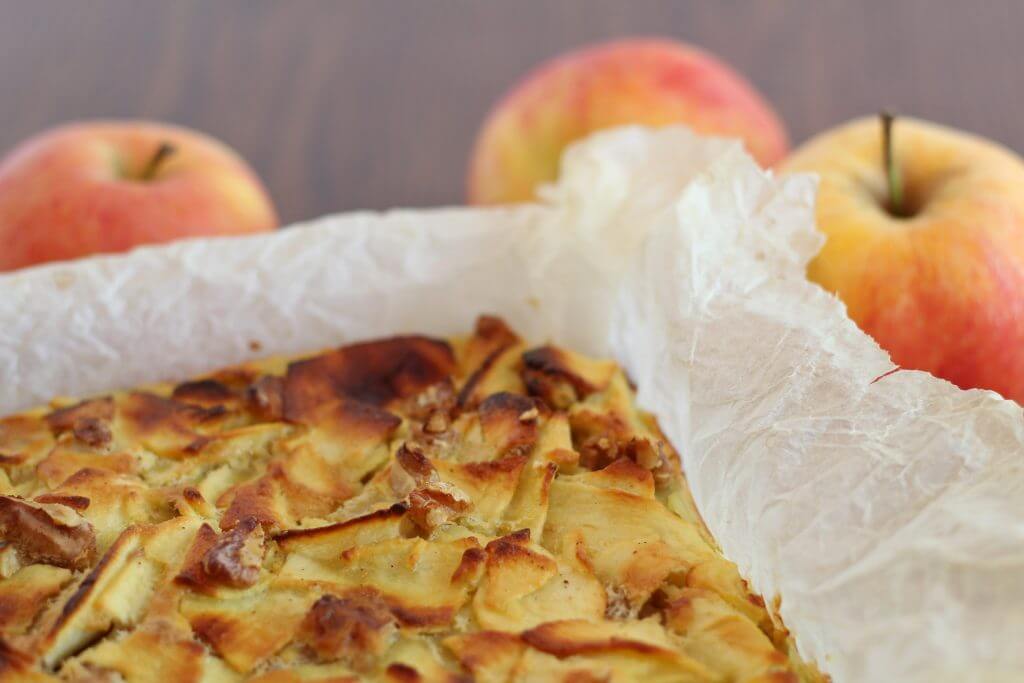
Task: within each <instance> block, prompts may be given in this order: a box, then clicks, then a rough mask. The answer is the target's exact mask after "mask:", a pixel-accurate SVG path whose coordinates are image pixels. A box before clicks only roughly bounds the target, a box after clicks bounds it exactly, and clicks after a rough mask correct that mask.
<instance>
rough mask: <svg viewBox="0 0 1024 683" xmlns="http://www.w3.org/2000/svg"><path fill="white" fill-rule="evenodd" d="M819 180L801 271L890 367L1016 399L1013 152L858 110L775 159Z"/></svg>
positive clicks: (1023, 372) (1017, 249) (1018, 293)
mask: <svg viewBox="0 0 1024 683" xmlns="http://www.w3.org/2000/svg"><path fill="white" fill-rule="evenodd" d="M782 170H783V171H785V172H797V171H811V172H814V173H817V174H818V175H819V176H820V178H821V184H820V189H819V192H818V201H817V208H816V217H817V223H818V228H819V229H820V230H822V231H823V232H824V233H825V235H826V237H827V242H826V244H825V246H824V248H823V249H822V251H821V253H820V254H818V256H817V257H816V258H815V259H814V260H813V261H812V262H811V264H810V266H809V268H808V276H809V277H810V279H812V280H814V281H815V282H817V283H819V284H820V285H821V286H822V287H824V288H825V289H827V290H829V291H831V292H834V293H836V294H837V295H838V296H839V298H840V299H842V300H843V301H844V302H845V303H846V308H847V310H848V311H849V314H850V317H852V318H853V319H854V320H855V321H856V322H857V324H858V325H860V327H861V328H862V329H863V330H864V331H865V332H867V333H868V334H870V335H871V336H873V337H874V338H875V340H876V341H878V343H879V344H880V345H881V346H882V347H883V348H885V349H886V350H887V351H888V352H889V353H890V355H891V356H892V359H893V361H894V362H895V363H896V364H898V365H899V366H901V367H904V368H912V369H917V370H926V371H928V372H931V373H932V374H934V375H937V376H939V377H943V378H945V379H947V380H949V381H950V382H953V383H954V384H956V385H957V386H959V387H961V388H965V389H967V388H975V387H977V388H984V389H992V390H994V391H997V392H999V393H1000V394H1002V395H1003V396H1005V397H1007V398H1012V399H1014V400H1016V401H1018V402H1022V403H1024V161H1022V160H1021V158H1020V157H1018V156H1017V155H1016V154H1014V153H1012V152H1010V151H1009V150H1007V149H1005V148H1003V147H1001V146H999V145H997V144H995V143H993V142H990V141H988V140H985V139H982V138H980V137H976V136H974V135H970V134H967V133H963V132H959V131H956V130H952V129H950V128H945V127H942V126H939V125H935V124H932V123H926V122H924V121H919V120H914V119H908V118H902V119H899V120H898V121H896V122H895V123H893V121H892V118H891V117H887V116H883V117H882V120H881V122H880V121H879V120H877V119H873V118H867V119H861V120H857V121H853V122H851V123H848V124H846V125H843V126H841V127H839V128H837V129H834V130H832V131H829V132H826V133H824V134H822V135H820V136H818V137H817V138H815V139H813V140H811V141H809V142H807V143H806V144H805V145H803V146H802V147H800V149H798V150H797V151H796V152H794V153H793V156H791V157H790V158H789V159H788V160H787V161H786V162H785V163H784V164H783V166H782Z"/></svg>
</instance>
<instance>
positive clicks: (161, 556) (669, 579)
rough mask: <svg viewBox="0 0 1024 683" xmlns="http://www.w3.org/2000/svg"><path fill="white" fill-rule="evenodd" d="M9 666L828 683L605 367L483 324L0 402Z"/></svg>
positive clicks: (4, 665) (1, 582) (55, 673)
mask: <svg viewBox="0 0 1024 683" xmlns="http://www.w3.org/2000/svg"><path fill="white" fill-rule="evenodd" d="M0 493H2V495H0V533H2V536H0V538H2V539H3V541H2V543H0V681H52V680H65V681H83V682H84V681H122V680H124V681H197V682H198V681H236V680H257V681H263V682H264V683H269V682H290V681H302V680H319V681H347V680H380V681H473V680H479V681H538V680H557V681H577V682H581V681H607V680H611V681H633V680H644V681H655V680H659V681H661V680H664V681H723V682H724V681H737V682H739V681H745V682H747V683H754V682H755V681H759V682H762V683H768V682H774V683H784V682H786V681H798V680H820V676H819V675H818V674H816V673H815V672H814V671H813V670H812V669H810V668H809V667H807V666H806V665H804V664H802V663H800V662H799V660H798V659H797V658H796V657H795V655H794V654H793V652H792V648H791V647H790V641H789V639H788V637H787V635H786V633H785V631H784V630H783V629H782V628H781V626H780V625H779V623H778V621H777V619H775V618H774V616H773V615H772V614H771V613H770V612H769V611H768V610H766V609H765V606H764V603H763V601H762V600H760V599H759V598H758V597H757V596H755V595H752V594H750V593H749V591H748V590H747V587H746V586H745V584H744V582H743V581H742V580H741V578H740V577H739V575H738V574H737V572H736V569H735V567H734V566H733V565H732V564H731V563H730V562H728V561H727V560H725V559H724V558H723V557H722V556H721V554H720V553H719V551H718V549H717V547H716V546H715V543H714V541H713V540H712V539H711V537H710V536H709V534H708V533H707V530H706V529H705V527H704V525H703V523H702V522H701V520H700V517H699V515H698V514H697V512H696V510H695V508H694V506H693V502H692V500H691V498H690V495H689V492H688V490H687V487H686V483H685V480H684V478H683V476H682V474H681V473H680V470H679V459H678V456H677V455H676V453H675V452H674V451H673V450H672V447H671V446H670V445H669V444H668V443H667V441H666V440H665V439H664V438H663V437H662V435H661V433H660V432H659V431H658V428H657V425H656V424H655V423H654V421H653V420H652V419H651V418H650V417H649V416H648V415H646V414H644V413H643V412H641V411H639V410H638V409H637V407H636V405H635V402H634V396H633V392H632V390H631V388H630V386H629V384H628V382H627V380H626V378H625V376H624V375H623V373H622V371H621V370H620V369H619V368H618V367H617V366H616V365H615V364H614V363H612V362H610V361H602V360H593V359H589V358H585V357H582V356H580V355H577V354H575V353H572V352H570V351H567V350H564V349H560V348H557V347H554V346H542V347H530V346H528V345H527V344H526V343H524V342H523V341H522V340H520V339H519V337H518V336H517V335H516V334H515V333H514V332H513V331H511V330H510V329H509V328H508V327H507V326H506V325H505V324H504V323H503V322H502V321H501V320H498V319H496V318H489V317H484V318H481V319H480V320H479V321H478V323H477V326H476V330H475V332H474V333H473V334H472V335H471V336H469V337H467V338H459V339H454V340H451V341H444V340H440V339H431V338H427V337H422V336H404V337H394V338H391V339H384V340H380V341H373V342H367V343H361V344H353V345H350V346H346V347H343V348H340V349H336V350H333V351H328V352H325V353H321V354H318V355H315V356H311V357H306V358H302V359H298V360H292V361H291V362H288V361H285V360H281V359H270V360H267V361H262V362H257V363H251V364H247V365H243V366H240V367H236V368H231V369H228V370H223V371H221V372H217V373H213V374H211V375H210V376H207V377H203V378H200V379H196V380H193V381H190V382H186V383H184V384H178V385H176V386H175V385H162V386H157V387H150V388H146V389H142V390H136V391H125V392H118V393H115V394H111V395H109V396H103V397H98V398H93V399H88V400H85V401H80V402H77V401H58V402H54V404H53V405H52V406H50V407H48V408H41V409H38V410H34V411H30V412H27V413H23V414H20V415H15V416H12V417H8V418H4V419H0Z"/></svg>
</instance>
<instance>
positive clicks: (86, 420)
mask: <svg viewBox="0 0 1024 683" xmlns="http://www.w3.org/2000/svg"><path fill="white" fill-rule="evenodd" d="M72 433H73V434H74V435H75V438H76V439H78V440H79V441H81V442H82V443H84V444H85V445H87V446H92V447H93V448H100V447H101V446H106V445H107V444H109V443H110V440H111V439H112V438H113V435H112V434H111V433H110V427H109V426H108V425H107V423H106V422H104V421H103V420H100V419H99V418H96V417H83V418H79V419H77V420H75V425H74V427H73V428H72Z"/></svg>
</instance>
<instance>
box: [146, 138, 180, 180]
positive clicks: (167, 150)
mask: <svg viewBox="0 0 1024 683" xmlns="http://www.w3.org/2000/svg"><path fill="white" fill-rule="evenodd" d="M176 151H177V148H176V147H175V146H174V145H172V144H171V143H169V142H161V143H160V146H159V147H157V148H156V151H155V152H153V156H152V157H150V159H149V163H148V164H146V168H144V169H143V170H142V175H141V176H140V178H141V179H142V180H152V179H153V176H154V175H156V172H157V169H159V168H160V166H161V165H162V164H163V163H164V162H165V161H167V158H168V157H169V156H171V155H172V154H174V153H175V152H176Z"/></svg>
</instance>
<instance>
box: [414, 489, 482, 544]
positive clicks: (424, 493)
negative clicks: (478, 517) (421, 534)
mask: <svg viewBox="0 0 1024 683" xmlns="http://www.w3.org/2000/svg"><path fill="white" fill-rule="evenodd" d="M408 501H409V512H408V513H407V515H408V517H409V519H411V520H412V521H413V523H414V524H416V526H418V527H419V528H420V529H422V530H423V531H426V532H428V533H429V532H431V531H433V530H434V529H436V528H437V527H439V526H441V525H442V524H445V523H447V522H449V521H451V520H452V519H454V518H456V517H458V516H459V515H461V514H462V513H464V512H466V511H467V510H469V509H470V508H472V507H473V502H472V501H471V500H470V498H469V496H467V495H466V494H465V493H463V492H462V490H461V489H458V488H456V487H455V486H452V485H451V484H449V483H448V482H446V481H429V482H425V483H423V484H420V485H419V486H417V487H416V488H415V489H414V490H413V491H412V493H410V494H409V499H408Z"/></svg>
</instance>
